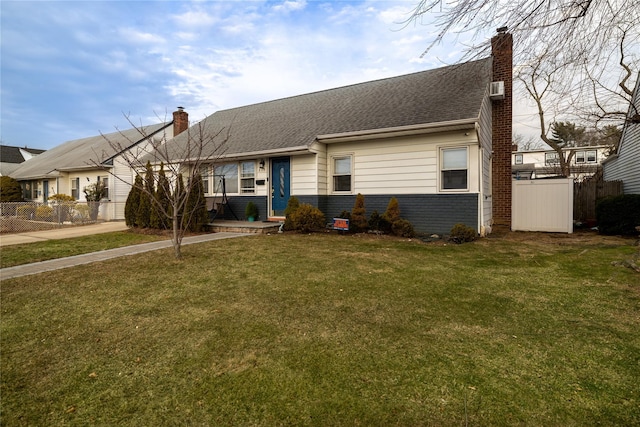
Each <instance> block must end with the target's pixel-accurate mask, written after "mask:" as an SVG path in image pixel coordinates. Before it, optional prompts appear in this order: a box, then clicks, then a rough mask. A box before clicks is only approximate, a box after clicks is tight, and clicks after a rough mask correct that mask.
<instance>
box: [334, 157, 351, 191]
mask: <svg viewBox="0 0 640 427" xmlns="http://www.w3.org/2000/svg"><path fill="white" fill-rule="evenodd" d="M347 157H348V158H349V159H350V162H349V166H350V167H351V170H350V171H349V174H350V175H349V176H350V177H351V182H350V185H349V187H350V189H349V191H336V189H335V185H334V177H336V176H337V175H336V173H335V172H336V171H335V168H336V160H338V159H344V158H347ZM354 158H355V156H354V154H353V153H336V154H332V155H331V157H330V162H331V164H330V170H331V178H330V179H329V185H330V186H331V194H354V188H353V186H354V185H353V184H354V180H353V166H354V165H353V163H354Z"/></svg>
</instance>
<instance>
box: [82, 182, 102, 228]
mask: <svg viewBox="0 0 640 427" xmlns="http://www.w3.org/2000/svg"><path fill="white" fill-rule="evenodd" d="M82 192H83V193H84V197H85V199H86V200H87V205H88V206H89V219H90V220H91V221H95V220H97V219H98V211H99V210H100V201H101V200H102V199H104V198H105V197H106V196H107V187H105V185H104V182H103V181H98V182H95V183H93V184H89V185H87V186H86V187H84V189H83V190H82Z"/></svg>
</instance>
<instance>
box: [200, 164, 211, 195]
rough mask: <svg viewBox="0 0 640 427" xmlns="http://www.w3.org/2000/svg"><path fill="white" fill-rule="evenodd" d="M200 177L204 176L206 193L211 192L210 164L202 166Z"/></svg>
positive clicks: (203, 183)
mask: <svg viewBox="0 0 640 427" xmlns="http://www.w3.org/2000/svg"><path fill="white" fill-rule="evenodd" d="M200 177H201V178H202V188H204V194H209V166H208V165H202V166H200Z"/></svg>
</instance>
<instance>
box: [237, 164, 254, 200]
mask: <svg viewBox="0 0 640 427" xmlns="http://www.w3.org/2000/svg"><path fill="white" fill-rule="evenodd" d="M245 163H251V164H253V176H244V175H243V170H242V165H243V164H245ZM256 170H257V168H256V161H255V160H251V161H246V162H240V163H238V178H239V181H238V184H239V186H240V187H239V190H240V195H243V194H247V195H254V194H256ZM243 179H253V187H252V190H251V191H244V188H243V187H242V180H243Z"/></svg>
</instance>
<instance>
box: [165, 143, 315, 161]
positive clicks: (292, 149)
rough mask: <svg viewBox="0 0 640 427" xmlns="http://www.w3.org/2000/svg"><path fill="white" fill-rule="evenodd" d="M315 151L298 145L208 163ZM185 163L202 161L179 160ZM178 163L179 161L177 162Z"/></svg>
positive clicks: (244, 153)
mask: <svg viewBox="0 0 640 427" xmlns="http://www.w3.org/2000/svg"><path fill="white" fill-rule="evenodd" d="M315 152H316V151H315V150H313V149H311V148H309V147H308V146H306V145H300V146H297V147H286V148H278V149H275V150H260V151H248V152H243V153H230V154H221V155H219V156H216V157H215V158H212V159H210V161H214V162H216V161H218V160H241V159H255V158H259V157H278V156H295V155H301V154H309V153H315ZM181 161H182V162H185V163H191V162H198V161H200V162H201V161H202V159H193V158H192V159H185V160H181ZM178 162H180V161H178Z"/></svg>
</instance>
